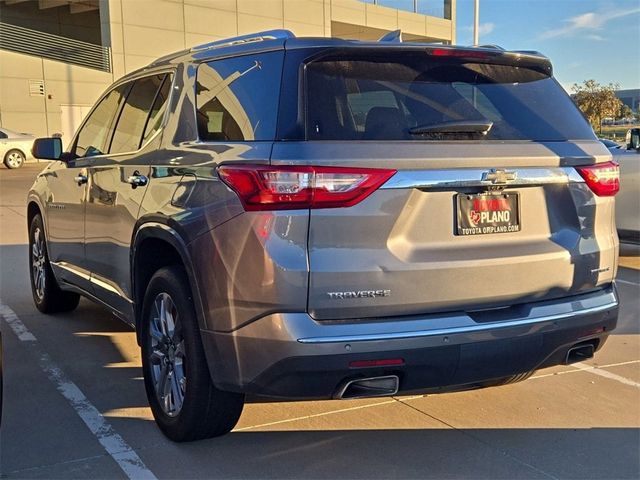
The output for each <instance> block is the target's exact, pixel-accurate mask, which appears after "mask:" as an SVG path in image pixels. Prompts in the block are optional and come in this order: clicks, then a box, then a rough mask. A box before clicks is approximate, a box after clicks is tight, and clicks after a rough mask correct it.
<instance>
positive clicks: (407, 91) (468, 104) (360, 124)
mask: <svg viewBox="0 0 640 480" xmlns="http://www.w3.org/2000/svg"><path fill="white" fill-rule="evenodd" d="M306 89H307V92H306V99H307V100H306V102H307V104H306V106H307V108H306V112H307V113H306V115H307V117H306V130H307V138H308V139H309V140H531V141H564V140H580V139H589V140H593V139H594V138H595V137H594V134H593V131H592V130H591V127H590V126H589V124H588V123H587V122H586V121H585V119H584V117H583V116H582V114H581V113H580V112H579V110H578V109H577V108H576V107H575V105H574V104H573V102H572V101H571V98H570V97H569V96H568V95H567V94H566V93H565V92H564V90H563V89H562V87H561V86H560V85H559V84H558V83H557V82H556V81H555V80H554V79H553V78H551V77H549V76H548V75H547V74H546V73H544V72H541V71H539V70H536V69H534V68H524V67H514V66H506V65H493V64H487V63H474V62H469V61H466V60H461V59H442V60H434V59H433V58H429V57H427V56H426V55H425V54H424V53H421V54H403V55H397V54H396V55H394V57H393V59H392V60H390V59H389V57H388V56H387V57H386V58H376V57H368V58H367V57H351V58H348V57H345V56H344V55H343V56H340V57H333V58H324V59H322V60H320V61H313V62H311V63H309V64H308V65H307V66H306Z"/></svg>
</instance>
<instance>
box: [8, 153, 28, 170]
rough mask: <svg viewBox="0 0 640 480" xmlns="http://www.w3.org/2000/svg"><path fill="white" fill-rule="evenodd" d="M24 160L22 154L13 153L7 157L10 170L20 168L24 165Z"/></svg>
mask: <svg viewBox="0 0 640 480" xmlns="http://www.w3.org/2000/svg"><path fill="white" fill-rule="evenodd" d="M23 161H24V159H23V158H22V154H20V152H11V153H9V155H7V165H8V166H9V168H18V167H20V166H21V165H22V162H23Z"/></svg>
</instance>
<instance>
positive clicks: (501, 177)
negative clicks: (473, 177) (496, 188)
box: [482, 168, 518, 185]
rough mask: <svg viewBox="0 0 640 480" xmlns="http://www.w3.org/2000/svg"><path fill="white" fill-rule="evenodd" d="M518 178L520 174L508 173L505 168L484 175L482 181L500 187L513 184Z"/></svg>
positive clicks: (493, 169)
mask: <svg viewBox="0 0 640 480" xmlns="http://www.w3.org/2000/svg"><path fill="white" fill-rule="evenodd" d="M517 176H518V174H517V173H516V172H507V171H506V170H505V169H504V168H492V169H491V170H489V171H488V172H483V173H482V181H483V182H491V183H493V184H494V185H498V184H501V183H507V182H513V181H514V180H515V179H516V177H517Z"/></svg>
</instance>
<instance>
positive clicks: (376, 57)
mask: <svg viewBox="0 0 640 480" xmlns="http://www.w3.org/2000/svg"><path fill="white" fill-rule="evenodd" d="M34 154H35V155H36V156H37V157H39V158H47V159H51V160H54V161H53V162H51V163H50V164H49V165H48V166H47V167H46V168H45V169H44V171H43V172H42V173H40V174H39V176H38V177H37V179H36V181H35V183H34V185H33V188H32V189H31V191H30V193H29V197H28V222H29V239H30V245H29V252H30V253H29V255H30V272H31V285H32V289H33V299H34V301H35V304H36V306H37V307H38V309H40V310H41V311H42V312H46V313H55V312H62V311H69V310H72V309H74V308H75V307H76V306H77V305H78V299H79V295H83V296H85V297H88V298H91V299H92V300H95V301H97V302H99V303H101V304H103V305H105V306H106V307H107V308H108V309H110V310H111V311H112V312H113V313H114V314H115V315H116V316H118V317H120V318H122V319H123V320H124V321H126V322H127V323H129V324H131V325H132V326H133V327H135V329H136V332H137V338H138V342H139V344H140V346H141V349H142V362H143V371H144V382H145V387H146V391H147V395H148V398H149V403H150V405H151V409H152V411H153V414H154V416H155V419H156V421H157V423H158V425H159V427H160V428H161V429H162V431H163V432H164V433H165V434H166V435H167V436H168V437H169V438H171V439H173V440H175V441H188V440H195V439H200V438H206V437H211V436H215V435H221V434H224V433H226V432H228V431H230V430H231V429H232V428H233V427H234V425H235V424H236V422H237V420H238V418H239V416H240V413H241V411H242V406H243V403H244V396H245V395H246V394H253V395H258V396H265V397H275V398H286V399H330V398H345V399H346V398H358V397H365V396H385V395H395V394H397V393H403V394H404V393H408V392H446V391H454V390H463V389H472V388H479V387H486V386H493V385H502V384H505V383H509V382H514V381H517V380H522V379H524V378H526V377H527V376H529V375H531V373H532V372H533V371H535V370H536V369H539V368H542V367H548V366H551V365H557V364H563V363H571V362H575V361H580V360H582V359H585V358H589V357H591V356H592V355H593V352H594V351H595V350H597V349H598V348H600V347H601V346H602V345H603V343H604V341H605V340H606V338H607V336H608V335H609V333H610V332H611V330H613V329H614V328H615V326H616V321H617V312H618V300H617V295H616V290H615V286H614V277H615V274H616V269H617V249H618V239H617V236H616V230H615V226H614V198H613V196H614V195H615V193H616V192H617V190H618V188H619V180H618V167H617V165H616V164H614V163H612V162H611V155H610V154H609V152H608V151H607V149H606V148H605V147H604V146H603V145H602V144H601V143H600V142H599V141H598V139H597V138H596V137H595V136H594V134H593V132H592V130H591V128H590V127H589V125H588V123H587V122H586V121H585V120H584V118H583V117H582V115H581V114H580V112H579V111H578V110H577V109H576V107H575V106H574V105H573V103H572V102H571V99H570V98H569V96H568V95H567V94H566V93H565V92H564V91H563V89H562V88H561V87H560V86H559V84H558V83H557V82H556V81H555V80H554V79H553V77H552V68H551V64H550V63H549V60H548V59H547V58H546V57H544V56H542V55H540V54H538V53H535V52H511V51H504V50H501V49H499V48H495V47H491V48H460V47H451V46H443V45H427V44H417V43H413V44H411V43H400V42H393V41H380V42H361V41H349V40H340V39H327V38H295V37H294V36H293V35H292V34H291V33H289V32H287V31H280V30H278V31H269V32H263V33H259V34H254V35H249V36H244V37H238V38H234V39H231V40H224V41H220V42H214V43H209V44H206V45H201V46H197V47H194V48H192V49H190V50H185V51H182V52H178V53H176V54H173V55H169V56H166V57H163V58H161V59H159V60H157V61H156V62H154V63H152V64H151V65H149V66H148V67H145V68H143V69H141V70H138V71H136V72H134V73H131V74H129V75H127V76H126V77H124V78H122V79H120V80H119V81H118V82H116V83H115V84H114V85H113V86H112V87H110V88H109V89H108V90H107V92H106V93H105V94H104V95H103V96H102V97H101V98H100V100H99V101H98V102H97V104H96V106H95V107H94V108H93V110H92V111H91V112H90V113H89V115H88V116H87V118H86V119H85V121H84V123H83V124H82V126H81V127H80V129H79V131H78V132H77V133H76V135H75V137H74V138H73V140H72V141H71V142H70V145H69V147H68V148H67V149H66V150H65V151H63V149H62V145H61V143H60V139H56V138H51V139H38V140H37V141H36V142H35V144H34Z"/></svg>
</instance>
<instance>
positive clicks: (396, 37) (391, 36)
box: [378, 30, 402, 43]
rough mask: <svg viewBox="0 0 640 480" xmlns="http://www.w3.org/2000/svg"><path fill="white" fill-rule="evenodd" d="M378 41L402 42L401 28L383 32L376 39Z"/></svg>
mask: <svg viewBox="0 0 640 480" xmlns="http://www.w3.org/2000/svg"><path fill="white" fill-rule="evenodd" d="M378 41H379V42H388V43H402V30H394V31H393V32H389V33H385V34H384V35H383V36H381V37H380V38H379V39H378Z"/></svg>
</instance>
